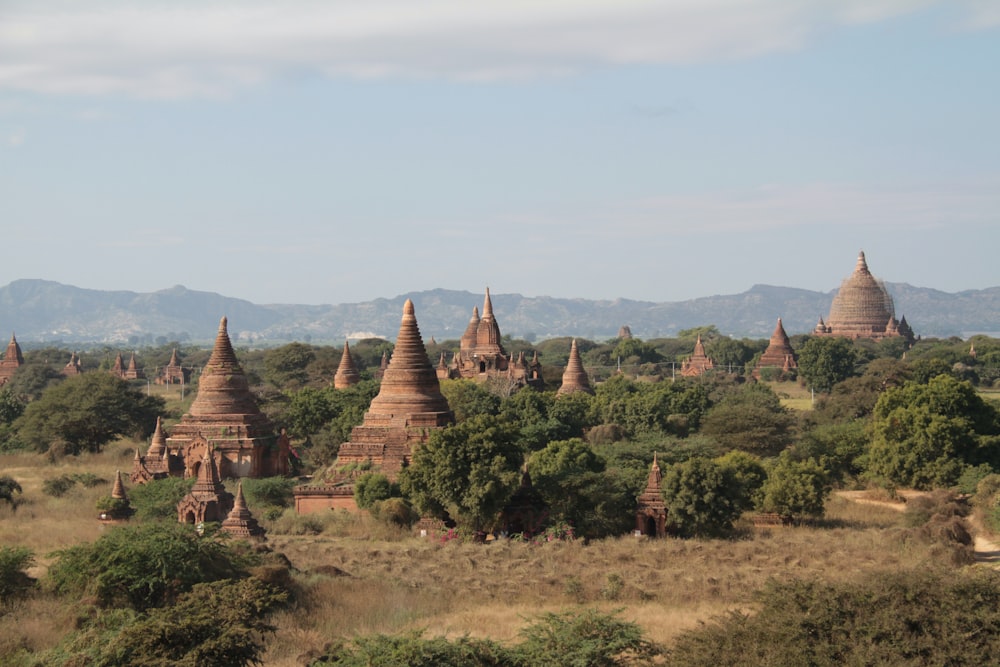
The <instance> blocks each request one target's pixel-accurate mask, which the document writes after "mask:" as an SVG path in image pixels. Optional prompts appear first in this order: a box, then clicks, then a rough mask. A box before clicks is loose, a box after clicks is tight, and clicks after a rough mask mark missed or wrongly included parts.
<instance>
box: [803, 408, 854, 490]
mask: <svg viewBox="0 0 1000 667" xmlns="http://www.w3.org/2000/svg"><path fill="white" fill-rule="evenodd" d="M865 429H866V425H865V422H864V421H862V420H860V419H852V420H850V421H845V422H840V423H832V424H823V425H821V426H817V427H815V428H813V429H811V430H809V431H806V432H805V433H803V434H802V436H801V437H800V438H799V441H798V442H796V443H795V447H794V449H793V450H792V454H793V455H794V456H795V457H797V458H801V459H809V458H811V459H815V460H816V461H817V462H818V463H819V464H820V465H821V466H822V467H823V469H824V470H826V472H827V474H828V475H829V477H830V481H831V482H843V481H844V480H846V479H847V478H850V477H857V476H858V475H860V474H861V473H862V472H863V470H864V466H863V463H864V458H863V457H864V455H865V450H866V448H867V445H868V434H867V433H866V430H865Z"/></svg>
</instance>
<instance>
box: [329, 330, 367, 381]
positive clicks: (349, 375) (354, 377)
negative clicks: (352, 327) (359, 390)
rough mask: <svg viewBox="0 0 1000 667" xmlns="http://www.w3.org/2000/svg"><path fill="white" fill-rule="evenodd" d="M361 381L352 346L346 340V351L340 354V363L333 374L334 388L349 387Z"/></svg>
mask: <svg viewBox="0 0 1000 667" xmlns="http://www.w3.org/2000/svg"><path fill="white" fill-rule="evenodd" d="M360 381H361V374H360V373H359V372H358V369H357V367H356V366H355V365H354V359H353V358H352V357H351V346H350V344H349V343H348V342H347V341H346V340H345V341H344V353H343V354H342V355H341V356H340V365H339V366H338V367H337V372H336V373H335V374H334V376H333V388H334V389H347V388H348V387H352V386H354V385H356V384H357V383H358V382H360Z"/></svg>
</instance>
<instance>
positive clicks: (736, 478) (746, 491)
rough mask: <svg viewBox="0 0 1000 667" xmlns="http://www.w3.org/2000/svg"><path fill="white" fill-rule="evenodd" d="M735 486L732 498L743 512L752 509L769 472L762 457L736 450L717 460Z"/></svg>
mask: <svg viewBox="0 0 1000 667" xmlns="http://www.w3.org/2000/svg"><path fill="white" fill-rule="evenodd" d="M715 463H717V464H719V465H720V466H722V470H723V472H724V474H725V475H726V478H727V479H729V480H730V481H731V482H732V484H733V485H734V486H733V489H732V490H731V492H732V497H733V498H734V500H735V502H736V504H737V506H738V507H739V509H740V510H741V511H746V510H749V509H752V508H753V506H754V504H755V499H756V498H757V496H758V494H759V492H760V489H761V487H763V486H764V483H765V482H766V481H767V470H766V469H765V468H764V464H763V463H761V460H760V457H758V456H754V455H753V454H748V453H747V452H743V451H740V450H738V449H734V450H733V451H731V452H727V453H726V454H724V455H722V456H720V457H719V458H717V459H715Z"/></svg>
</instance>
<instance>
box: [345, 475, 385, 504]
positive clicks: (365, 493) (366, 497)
mask: <svg viewBox="0 0 1000 667" xmlns="http://www.w3.org/2000/svg"><path fill="white" fill-rule="evenodd" d="M390 496H392V483H391V482H389V478H388V477H386V476H385V475H383V474H382V473H380V472H366V473H364V474H363V475H361V476H360V477H358V479H357V480H356V481H355V482H354V502H356V503H357V505H358V507H360V508H361V509H363V510H366V509H371V508H372V506H373V505H375V503H377V502H379V501H382V500H385V499H386V498H389V497H390Z"/></svg>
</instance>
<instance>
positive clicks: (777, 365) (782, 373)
mask: <svg viewBox="0 0 1000 667" xmlns="http://www.w3.org/2000/svg"><path fill="white" fill-rule="evenodd" d="M798 367H799V364H798V361H797V360H796V358H795V351H794V350H792V344H791V342H790V341H789V340H788V334H786V333H785V327H784V326H783V325H782V324H781V318H780V317H779V318H778V324H777V325H776V326H775V327H774V332H773V333H772V334H771V339H770V340H769V341H768V344H767V349H766V350H764V354H762V355H761V357H760V359H759V360H757V365H756V366H755V367H754V369H753V373H752V375H753V377H754V378H755V379H757V380H759V379H760V378H761V376H762V375H765V376H767V375H768V374H771V377H767V379H773V380H790V379H793V378H794V373H793V371H794V370H795V369H796V368H798Z"/></svg>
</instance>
